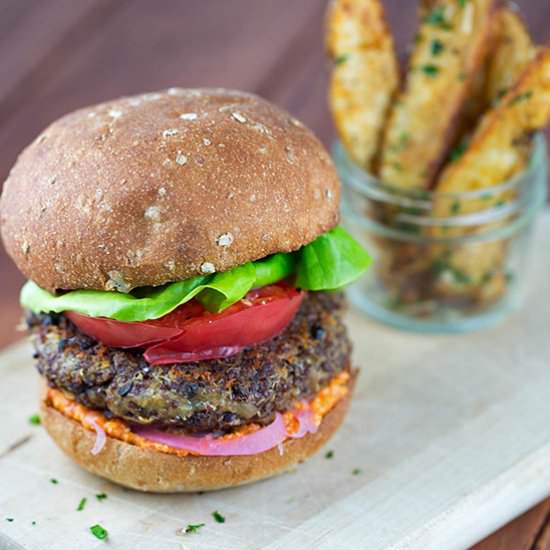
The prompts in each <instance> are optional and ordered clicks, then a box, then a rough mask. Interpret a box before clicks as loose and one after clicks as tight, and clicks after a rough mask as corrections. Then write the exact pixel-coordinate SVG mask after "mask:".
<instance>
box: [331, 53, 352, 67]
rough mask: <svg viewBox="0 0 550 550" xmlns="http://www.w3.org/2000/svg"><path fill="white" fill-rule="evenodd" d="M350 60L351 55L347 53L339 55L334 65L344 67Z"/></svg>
mask: <svg viewBox="0 0 550 550" xmlns="http://www.w3.org/2000/svg"><path fill="white" fill-rule="evenodd" d="M348 59H349V55H348V54H347V53H343V54H341V55H337V56H336V57H335V58H334V64H335V65H342V64H343V63H345V62H346V61H347V60H348Z"/></svg>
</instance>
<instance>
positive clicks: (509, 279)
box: [505, 271, 514, 284]
mask: <svg viewBox="0 0 550 550" xmlns="http://www.w3.org/2000/svg"><path fill="white" fill-rule="evenodd" d="M505 278H506V282H507V283H508V284H510V283H511V282H512V281H513V280H514V274H513V273H512V272H511V271H507V272H506V275H505Z"/></svg>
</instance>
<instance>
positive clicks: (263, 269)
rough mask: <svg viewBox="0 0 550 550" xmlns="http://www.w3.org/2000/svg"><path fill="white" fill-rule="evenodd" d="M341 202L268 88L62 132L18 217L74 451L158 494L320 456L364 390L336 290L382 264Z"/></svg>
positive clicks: (143, 106) (143, 108)
mask: <svg viewBox="0 0 550 550" xmlns="http://www.w3.org/2000/svg"><path fill="white" fill-rule="evenodd" d="M338 203H339V182H338V177H337V174H336V171H335V169H334V167H333V165H332V163H331V160H330V158H329V156H328V154H327V152H326V151H325V150H324V148H323V146H322V145H321V144H320V143H319V141H318V140H317V139H316V138H315V137H314V136H313V135H312V133H311V132H310V131H309V130H307V129H306V128H305V127H304V126H303V125H302V124H301V123H300V122H299V121H297V120H296V119H295V118H293V117H291V116H290V115H289V114H287V113H285V112H284V111H282V110H280V109H277V108H276V107H274V106H273V105H271V104H270V103H268V102H266V101H264V100H262V99H260V98H259V97H257V96H254V95H251V94H245V93H241V92H234V91H228V90H221V89H197V90H184V89H181V88H171V89H169V90H166V91H163V92H159V93H150V94H145V95H141V96H135V97H127V98H122V99H118V100H115V101H111V102H107V103H103V104H100V105H96V106H93V107H89V108H86V109H82V110H79V111H76V112H74V113H71V114H69V115H67V116H65V117H63V118H61V119H60V120H58V121H56V122H54V123H53V124H52V125H51V126H50V127H49V128H47V129H46V130H45V131H44V132H43V133H42V134H41V135H40V136H39V137H38V138H37V139H36V140H35V141H34V142H33V143H32V144H31V145H30V146H29V147H28V148H27V149H26V150H25V151H23V153H22V154H21V156H20V157H19V159H18V160H17V162H16V164H15V166H14V167H13V169H12V171H11V173H10V175H9V177H8V179H7V180H6V182H5V184H4V188H3V193H2V198H1V202H0V213H1V218H0V219H1V231H2V239H3V242H4V245H5V248H6V250H7V251H8V253H9V254H10V256H11V257H12V258H13V260H14V261H15V263H16V264H17V266H18V267H19V269H20V270H21V271H22V272H23V273H24V275H25V276H26V277H27V278H28V279H29V280H28V282H27V283H26V284H25V286H24V287H23V289H22V292H21V303H22V306H23V308H24V309H25V312H26V323H27V325H28V328H29V330H30V334H31V339H32V343H33V346H34V349H35V354H34V357H35V359H36V366H37V369H38V371H39V373H40V375H41V378H42V381H43V383H42V392H41V415H42V422H43V424H44V426H45V428H46V430H47V431H48V433H49V434H50V436H51V437H52V438H53V439H54V441H55V442H56V443H57V445H59V447H61V449H62V450H63V451H64V452H65V453H67V454H68V455H69V456H70V457H71V458H72V459H74V460H75V461H76V462H77V463H78V464H80V465H81V466H82V467H84V468H85V469H87V470H89V471H90V472H93V473H94V474H97V475H99V476H102V477H104V478H107V479H110V480H112V481H114V482H116V483H119V484H121V485H125V486H127V487H131V488H134V489H138V490H143V491H157V492H183V491H197V490H211V489H219V488H222V487H230V486H234V485H239V484H243V483H248V482H251V481H255V480H259V479H262V478H266V477H269V476H272V475H274V474H277V473H279V472H281V471H284V470H287V469H289V468H290V467H292V466H293V465H295V464H296V463H299V462H302V461H303V460H305V459H306V458H308V457H309V456H310V455H311V454H313V453H314V452H315V451H316V450H317V449H319V447H320V446H321V445H323V444H324V443H325V442H326V441H327V440H328V439H329V438H330V437H331V436H332V434H333V433H334V432H335V431H336V429H337V428H338V426H339V425H340V423H341V421H342V419H343V417H344V415H345V412H346V409H347V407H348V403H349V399H350V396H351V393H352V389H353V383H354V377H355V371H354V370H353V368H352V366H351V363H350V342H349V339H348V337H347V334H346V329H345V326H344V324H343V320H342V315H343V299H342V295H341V293H340V292H338V290H339V289H341V288H342V287H343V286H345V285H346V284H348V283H350V282H352V281H353V280H354V279H356V278H357V277H358V276H359V275H361V274H362V273H363V272H364V271H365V269H366V268H367V267H368V265H369V262H370V259H369V256H368V255H367V253H366V252H365V251H364V250H363V249H362V248H361V246H360V245H359V244H358V243H356V242H355V241H354V240H353V239H352V238H351V237H350V236H349V235H348V234H347V233H346V232H345V231H344V230H343V229H342V228H340V227H339V226H338V225H337V223H338V212H339V210H338Z"/></svg>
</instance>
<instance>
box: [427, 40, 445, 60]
mask: <svg viewBox="0 0 550 550" xmlns="http://www.w3.org/2000/svg"><path fill="white" fill-rule="evenodd" d="M444 49H445V45H444V44H443V42H441V40H438V39H437V38H435V39H434V40H432V42H431V44H430V52H431V53H432V55H435V56H437V55H439V54H440V53H441V52H442V51H443V50H444Z"/></svg>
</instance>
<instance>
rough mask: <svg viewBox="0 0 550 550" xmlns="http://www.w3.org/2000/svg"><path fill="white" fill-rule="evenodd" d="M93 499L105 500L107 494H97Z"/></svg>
mask: <svg viewBox="0 0 550 550" xmlns="http://www.w3.org/2000/svg"><path fill="white" fill-rule="evenodd" d="M95 498H97V500H105V499H106V498H107V493H98V494H97V495H96V496H95Z"/></svg>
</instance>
